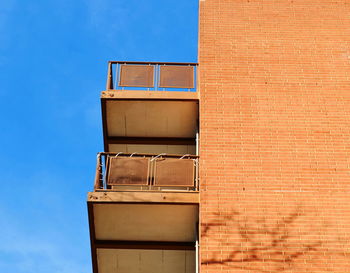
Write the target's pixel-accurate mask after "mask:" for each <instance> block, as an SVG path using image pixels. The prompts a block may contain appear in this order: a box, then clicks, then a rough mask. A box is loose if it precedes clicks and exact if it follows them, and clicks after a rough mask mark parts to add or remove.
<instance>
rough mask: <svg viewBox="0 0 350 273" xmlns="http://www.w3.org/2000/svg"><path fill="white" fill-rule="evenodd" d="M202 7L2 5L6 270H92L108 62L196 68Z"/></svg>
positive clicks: (26, 1) (118, 0) (134, 0)
mask: <svg viewBox="0 0 350 273" xmlns="http://www.w3.org/2000/svg"><path fill="white" fill-rule="evenodd" d="M197 13H198V0H143V1H140V0H114V1H112V0H2V1H0V83H1V87H0V115H1V123H0V125H1V127H0V140H1V144H2V145H1V150H0V151H1V152H0V166H1V168H0V170H1V178H2V179H1V182H2V183H1V186H2V187H1V191H0V193H1V196H0V230H1V233H0V241H1V244H0V272H3V273H21V272H26V273H31V272H35V273H48V272H50V273H71V272H72V273H73V272H74V273H80V272H91V261H90V245H89V233H88V225H87V209H86V201H85V200H86V193H87V192H88V191H90V190H91V189H92V184H93V176H94V168H95V159H96V153H97V152H98V151H101V150H102V147H103V146H102V129H101V116H100V104H99V93H100V91H102V90H103V88H104V87H105V79H106V69H107V61H108V60H127V61H164V62H165V61H169V62H172V61H173V62H196V61H197V21H198V16H197Z"/></svg>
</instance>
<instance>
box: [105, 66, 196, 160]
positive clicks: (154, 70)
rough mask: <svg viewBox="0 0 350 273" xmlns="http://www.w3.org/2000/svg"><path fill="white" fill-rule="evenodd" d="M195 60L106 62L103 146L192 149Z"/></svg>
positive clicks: (115, 149) (142, 149) (109, 148)
mask: <svg viewBox="0 0 350 273" xmlns="http://www.w3.org/2000/svg"><path fill="white" fill-rule="evenodd" d="M196 75H197V64H193V63H154V62H150V63H141V62H109V64H108V73H107V84H106V90H105V91H103V92H102V93H101V107H102V120H103V135H104V145H105V146H104V150H105V151H106V152H120V151H121V152H125V153H133V152H142V153H175V154H185V153H189V154H195V152H196V148H195V146H196V133H197V131H198V102H199V100H198V90H197V85H196V81H197V76H196Z"/></svg>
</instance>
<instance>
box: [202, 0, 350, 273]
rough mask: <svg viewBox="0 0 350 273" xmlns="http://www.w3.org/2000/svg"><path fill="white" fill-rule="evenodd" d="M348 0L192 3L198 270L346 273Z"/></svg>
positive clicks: (349, 233) (349, 231)
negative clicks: (195, 12)
mask: <svg viewBox="0 0 350 273" xmlns="http://www.w3.org/2000/svg"><path fill="white" fill-rule="evenodd" d="M349 14H350V2H349V1H333V0H318V1H306V0H288V1H286V0H271V1H270V0H269V1H261V0H244V1H243V0H242V1H237V0H219V1H218V0H203V1H200V20H199V22H200V27H199V68H200V77H199V79H200V80H199V84H200V163H201V165H200V178H201V180H200V181H201V191H200V194H201V197H200V208H201V209H200V219H201V240H200V246H201V272H202V273H209V272H212V273H214V272H215V273H217V272H225V273H228V272H242V273H243V272H244V273H246V272H298V273H301V272H313V273H318V272H349V268H350V203H349V190H350V159H349V155H350V49H349V48H350V17H349Z"/></svg>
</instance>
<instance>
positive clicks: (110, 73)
mask: <svg viewBox="0 0 350 273" xmlns="http://www.w3.org/2000/svg"><path fill="white" fill-rule="evenodd" d="M106 90H113V69H112V62H108V72H107V84H106Z"/></svg>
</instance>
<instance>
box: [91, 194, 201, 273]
mask: <svg viewBox="0 0 350 273" xmlns="http://www.w3.org/2000/svg"><path fill="white" fill-rule="evenodd" d="M198 205H199V193H198V192H193V191H192V192H190V191H189V192H159V191H98V192H90V193H88V210H89V225H90V236H91V246H92V257H93V264H94V272H95V273H97V272H98V273H110V272H111V273H112V272H113V273H115V272H118V273H119V272H125V273H126V272H128V273H129V272H135V273H136V272H139V271H137V270H138V268H140V267H142V268H143V270H142V272H174V273H181V272H194V266H195V241H196V232H197V229H198V217H199V216H198Z"/></svg>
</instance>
